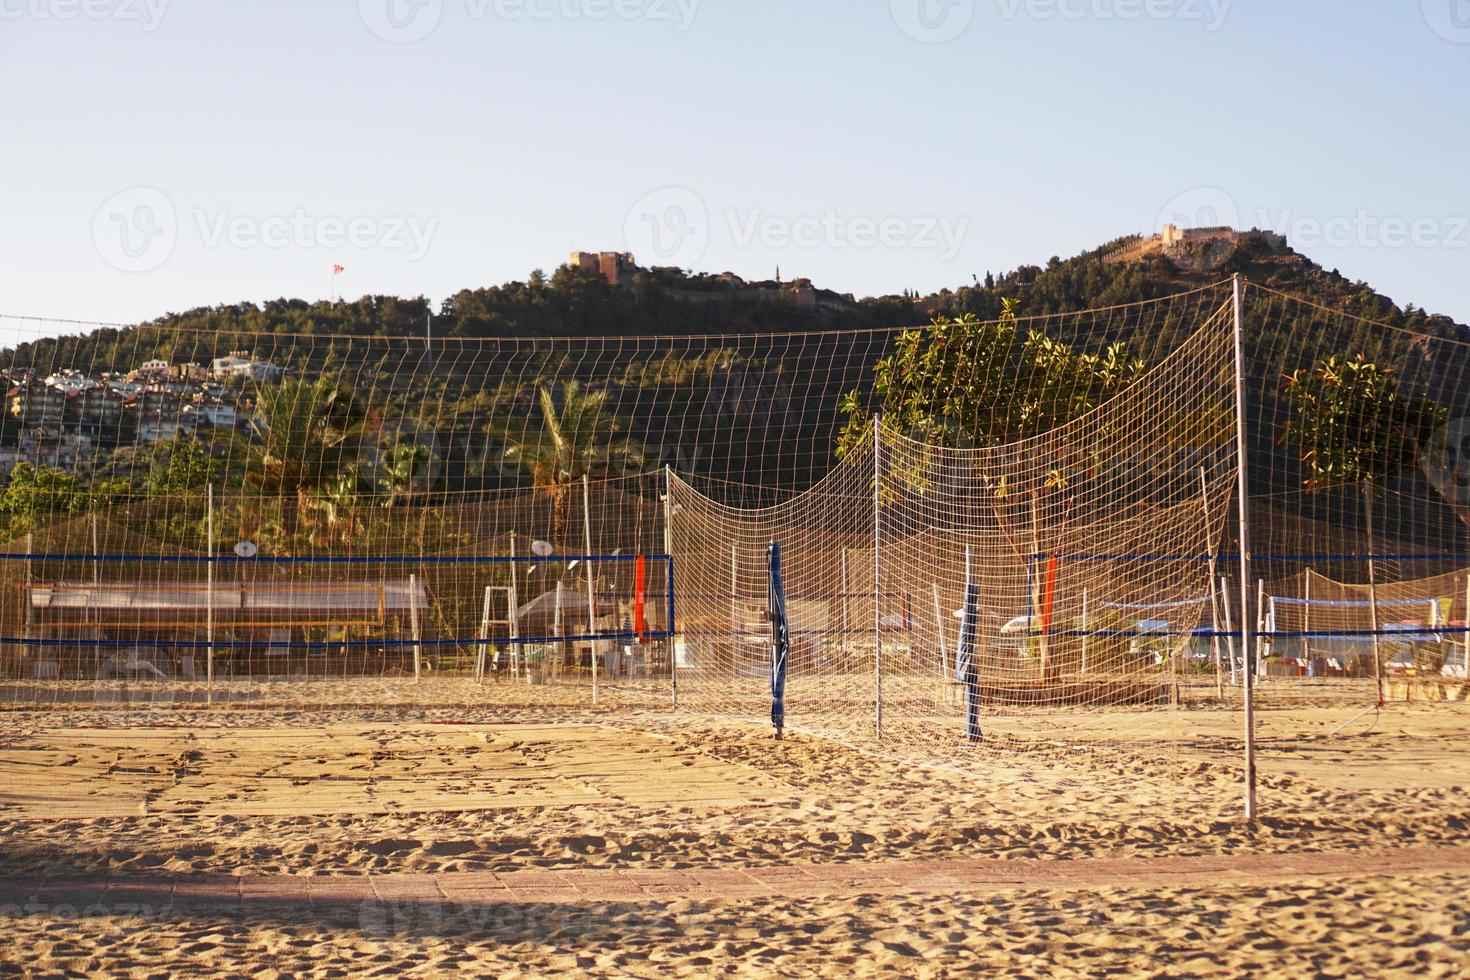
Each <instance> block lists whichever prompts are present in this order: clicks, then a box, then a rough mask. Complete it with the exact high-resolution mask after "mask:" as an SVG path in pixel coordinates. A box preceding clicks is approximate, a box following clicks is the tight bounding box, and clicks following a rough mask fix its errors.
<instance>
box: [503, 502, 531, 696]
mask: <svg viewBox="0 0 1470 980" xmlns="http://www.w3.org/2000/svg"><path fill="white" fill-rule="evenodd" d="M510 558H511V562H510V596H509V598H507V599H506V606H507V609H506V618H507V619H509V620H510V676H511V677H512V678H513V679H514V682H515V683H517V684H519V683H520V681H521V645H520V644H519V643H517V642H516V641H517V640H519V639H520V638H521V618H520V614H519V609H520V597H519V596H518V595H517V594H516V591H517V584H518V583H519V581H520V574H521V573H520V568H519V566H518V565H517V564H516V561H515V558H516V533H515V532H514V531H512V532H510ZM528 584H529V583H528Z"/></svg>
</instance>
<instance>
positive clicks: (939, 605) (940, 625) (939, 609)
mask: <svg viewBox="0 0 1470 980" xmlns="http://www.w3.org/2000/svg"><path fill="white" fill-rule="evenodd" d="M934 631H935V633H937V634H938V639H939V662H940V663H941V664H943V665H944V673H945V675H948V674H949V650H948V648H946V647H945V644H944V602H943V600H941V599H940V598H939V583H938V582H935V583H934Z"/></svg>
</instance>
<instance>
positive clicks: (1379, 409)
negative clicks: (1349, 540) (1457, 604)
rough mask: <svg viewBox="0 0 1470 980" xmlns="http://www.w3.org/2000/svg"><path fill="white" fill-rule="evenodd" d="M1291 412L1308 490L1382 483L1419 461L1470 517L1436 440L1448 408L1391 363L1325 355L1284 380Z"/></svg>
mask: <svg viewBox="0 0 1470 980" xmlns="http://www.w3.org/2000/svg"><path fill="white" fill-rule="evenodd" d="M1282 389H1283V392H1284V394H1285V396H1286V400H1287V402H1288V404H1290V406H1291V408H1292V412H1293V414H1292V416H1291V417H1290V418H1289V419H1288V420H1287V422H1286V426H1285V430H1284V432H1283V439H1284V441H1286V442H1288V443H1290V444H1292V445H1293V446H1294V447H1295V448H1296V449H1297V451H1298V452H1299V453H1300V455H1301V460H1302V463H1303V464H1304V465H1305V467H1306V479H1305V480H1304V481H1303V482H1304V485H1305V487H1306V489H1307V490H1308V491H1310V492H1317V491H1319V490H1322V489H1324V488H1326V487H1332V486H1344V485H1354V484H1358V485H1363V486H1367V487H1374V486H1382V485H1384V484H1386V483H1387V482H1388V481H1389V480H1391V479H1393V478H1394V477H1396V476H1399V475H1400V474H1402V473H1404V472H1405V471H1408V470H1411V469H1413V468H1415V467H1418V468H1419V469H1421V470H1422V471H1423V472H1424V474H1425V476H1426V477H1427V478H1428V479H1429V482H1430V483H1431V484H1432V485H1433V486H1434V488H1435V490H1437V491H1438V492H1439V493H1440V494H1441V495H1442V496H1444V498H1445V500H1446V502H1447V503H1448V504H1449V505H1450V507H1451V509H1452V510H1454V512H1455V515H1456V516H1457V517H1459V519H1460V520H1461V521H1463V522H1465V523H1466V524H1470V508H1467V507H1466V505H1465V504H1464V502H1462V501H1460V500H1458V499H1457V498H1456V496H1455V495H1454V494H1452V493H1451V492H1450V490H1451V488H1450V486H1449V483H1448V481H1446V480H1445V479H1444V478H1443V477H1442V475H1441V474H1442V473H1443V469H1442V468H1441V467H1439V466H1437V465H1436V460H1435V459H1434V458H1433V452H1432V449H1431V447H1432V446H1433V445H1434V441H1435V436H1436V434H1437V433H1439V432H1441V431H1442V430H1443V428H1444V425H1445V422H1446V421H1447V419H1448V415H1449V413H1448V412H1447V411H1446V410H1445V409H1444V408H1442V407H1441V406H1439V405H1438V404H1436V403H1435V402H1434V401H1433V400H1431V399H1429V398H1425V397H1422V396H1419V395H1412V394H1406V393H1405V392H1404V391H1402V390H1401V389H1400V387H1399V383H1398V378H1397V377H1395V375H1394V373H1393V371H1392V370H1390V369H1388V368H1384V367H1380V366H1379V365H1378V364H1376V363H1374V362H1372V361H1369V360H1368V359H1367V358H1366V357H1364V356H1363V355H1362V354H1357V355H1355V356H1353V357H1341V356H1338V355H1333V356H1331V357H1327V358H1323V359H1321V360H1318V361H1317V362H1316V363H1315V364H1313V365H1312V367H1311V369H1310V370H1297V371H1293V372H1292V373H1291V374H1289V375H1287V376H1286V379H1285V381H1284V383H1283V385H1282Z"/></svg>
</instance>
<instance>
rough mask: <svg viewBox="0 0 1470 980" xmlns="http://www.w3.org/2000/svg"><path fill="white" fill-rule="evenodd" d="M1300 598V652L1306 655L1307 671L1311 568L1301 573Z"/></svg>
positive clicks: (1309, 654)
mask: <svg viewBox="0 0 1470 980" xmlns="http://www.w3.org/2000/svg"><path fill="white" fill-rule="evenodd" d="M1302 598H1304V599H1306V600H1307V601H1306V603H1305V604H1304V605H1303V606H1302V632H1303V633H1305V634H1306V636H1304V637H1302V651H1303V652H1304V653H1305V654H1306V655H1307V670H1311V669H1312V567H1311V566H1310V565H1308V566H1307V570H1306V571H1305V572H1303V573H1302Z"/></svg>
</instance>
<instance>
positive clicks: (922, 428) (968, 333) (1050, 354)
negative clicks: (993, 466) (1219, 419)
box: [837, 299, 1144, 458]
mask: <svg viewBox="0 0 1470 980" xmlns="http://www.w3.org/2000/svg"><path fill="white" fill-rule="evenodd" d="M1017 306H1018V303H1017V302H1016V301H1015V300H1010V299H1008V300H1005V301H1004V305H1003V307H1002V312H1001V316H1000V318H999V319H997V320H995V321H993V322H989V323H982V322H981V321H980V320H979V319H977V318H976V317H975V316H974V315H973V314H968V313H967V314H965V315H963V316H961V317H959V318H958V319H950V318H947V317H942V316H941V317H937V318H936V319H935V320H934V321H933V322H932V323H931V324H930V325H929V326H927V327H924V328H922V329H919V330H908V331H905V332H904V333H902V334H900V335H899V336H898V338H897V340H896V341H895V343H894V350H893V353H892V354H889V355H888V356H887V357H884V358H882V359H881V360H879V361H878V363H877V364H876V365H874V368H873V405H872V406H871V407H870V406H867V405H865V404H864V402H863V399H862V397H861V396H860V395H859V394H858V393H857V392H850V393H848V394H847V395H845V396H844V397H843V399H842V402H841V408H842V410H843V411H844V412H845V413H846V414H847V416H848V422H847V425H846V427H845V428H844V429H843V431H842V433H841V435H840V437H839V440H838V447H837V455H838V457H839V458H841V457H843V456H845V455H846V454H847V453H848V452H850V451H851V450H852V449H853V448H854V447H856V446H859V445H863V444H865V443H866V442H867V440H868V439H869V438H870V436H869V435H868V433H869V432H870V431H871V430H870V429H869V424H870V421H869V420H870V419H871V412H872V411H873V410H876V411H879V412H881V413H882V415H883V421H884V424H885V426H887V427H888V428H889V429H892V430H896V431H899V432H902V433H903V434H904V435H906V436H908V437H910V438H912V439H915V440H917V441H919V442H924V443H929V444H931V445H937V446H943V447H946V448H955V449H960V448H965V449H968V448H977V447H983V446H996V445H1002V444H1005V443H1008V442H1015V441H1017V440H1019V439H1025V438H1027V437H1029V436H1034V435H1038V434H1040V433H1042V432H1045V431H1047V430H1048V429H1051V428H1053V427H1055V426H1057V425H1061V424H1063V423H1066V422H1070V421H1072V420H1073V419H1075V418H1078V417H1079V416H1081V415H1084V414H1086V413H1087V412H1089V411H1091V410H1092V409H1094V408H1096V407H1097V406H1098V405H1099V404H1101V403H1102V402H1103V401H1105V400H1106V399H1107V398H1109V397H1111V396H1112V395H1113V394H1114V393H1116V392H1118V391H1121V390H1122V389H1123V388H1126V387H1127V386H1128V385H1130V384H1132V383H1133V382H1134V381H1135V380H1137V379H1138V378H1139V377H1140V376H1141V375H1142V374H1143V372H1144V363H1143V361H1142V359H1140V358H1135V357H1131V356H1130V355H1129V354H1128V350H1127V347H1126V345H1124V344H1109V345H1108V346H1107V347H1106V348H1104V349H1103V350H1102V351H1101V352H1100V353H1097V354H1087V353H1084V352H1081V351H1078V350H1076V349H1075V348H1073V347H1071V346H1069V345H1068V344H1066V343H1063V342H1061V341H1058V340H1053V339H1051V338H1050V337H1047V336H1046V335H1045V334H1043V333H1040V332H1039V331H1035V330H1032V331H1029V332H1028V333H1027V334H1026V335H1025V337H1024V338H1023V337H1022V336H1021V333H1020V329H1019V324H1018V321H1017V318H1016V309H1017Z"/></svg>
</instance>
